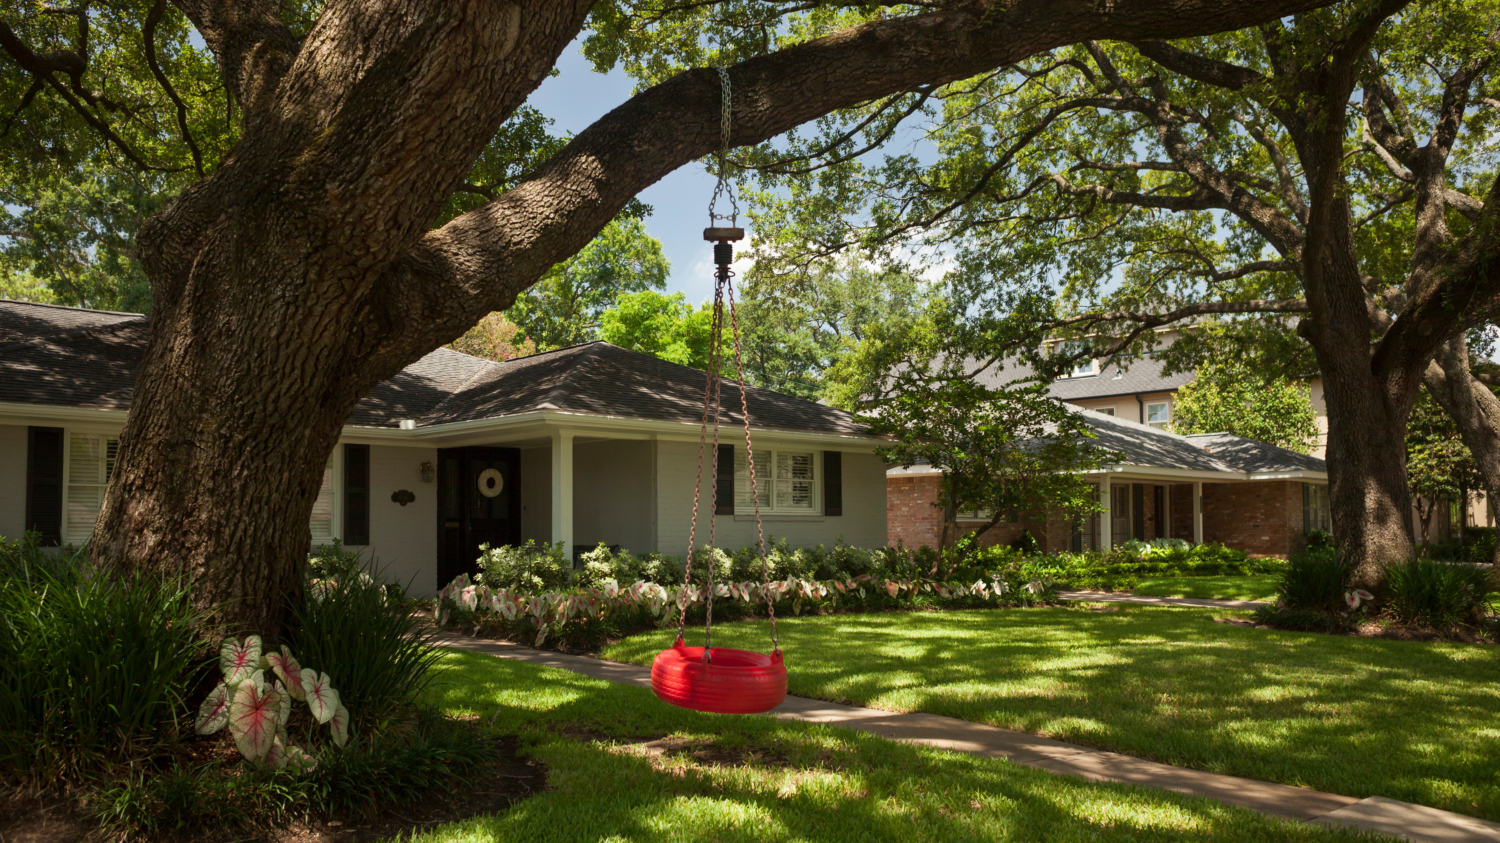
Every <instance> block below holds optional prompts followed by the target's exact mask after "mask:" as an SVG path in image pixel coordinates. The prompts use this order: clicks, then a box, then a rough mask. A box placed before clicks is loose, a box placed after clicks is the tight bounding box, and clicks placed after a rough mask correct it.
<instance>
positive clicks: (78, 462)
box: [68, 433, 104, 483]
mask: <svg viewBox="0 0 1500 843" xmlns="http://www.w3.org/2000/svg"><path fill="white" fill-rule="evenodd" d="M103 438H104V437H102V436H82V435H79V434H77V433H75V434H73V435H72V436H71V437H69V439H70V441H69V442H68V482H69V483H103V482H104V478H103V474H104V453H103V449H102V448H101V447H100V444H101V440H102V439H103Z"/></svg>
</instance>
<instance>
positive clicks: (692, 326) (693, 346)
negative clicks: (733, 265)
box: [599, 290, 734, 374]
mask: <svg viewBox="0 0 1500 843" xmlns="http://www.w3.org/2000/svg"><path fill="white" fill-rule="evenodd" d="M728 316H729V312H728V308H727V307H726V308H725V318H726V319H727V318H728ZM713 320H714V312H713V305H712V304H709V303H705V304H704V305H703V306H702V307H697V308H695V307H693V306H692V305H691V304H689V303H688V301H687V298H686V297H685V296H683V295H682V293H673V294H671V295H666V294H665V293H658V292H656V291H654V290H643V291H641V292H639V293H626V294H623V295H621V296H620V297H619V298H617V299H615V306H614V307H613V308H611V309H609V310H606V311H605V312H604V315H603V316H602V317H601V323H602V324H601V325H600V328H599V339H601V340H604V341H605V342H608V343H614V344H615V345H618V346H620V347H621V348H628V349H631V350H632V351H639V352H642V353H644V354H649V355H651V356H652V357H660V358H661V359H663V360H668V361H671V362H673V363H681V364H682V365H684V366H692V367H693V368H694V369H702V370H705V371H706V370H707V369H708V365H709V364H708V360H709V351H710V350H711V349H712V347H713V338H712V337H713ZM720 359H722V360H723V361H724V366H722V367H721V370H722V371H723V372H724V374H732V373H733V372H734V351H733V349H732V348H731V347H730V345H729V339H728V334H727V332H726V334H725V336H724V339H723V342H721V344H720Z"/></svg>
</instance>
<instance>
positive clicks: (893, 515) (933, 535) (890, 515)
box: [885, 474, 943, 548]
mask: <svg viewBox="0 0 1500 843" xmlns="http://www.w3.org/2000/svg"><path fill="white" fill-rule="evenodd" d="M940 480H941V478H940V477H939V476H938V475H936V474H912V475H904V476H903V475H891V476H888V477H887V478H886V488H885V531H886V544H888V545H890V546H891V547H895V546H897V545H905V546H906V547H911V548H917V547H922V546H924V545H925V546H927V547H937V545H938V541H939V540H940V539H941V537H942V535H943V511H942V510H941V509H938V508H937V507H935V506H933V503H934V502H936V501H937V499H938V486H939V483H940Z"/></svg>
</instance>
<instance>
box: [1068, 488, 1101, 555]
mask: <svg viewBox="0 0 1500 843" xmlns="http://www.w3.org/2000/svg"><path fill="white" fill-rule="evenodd" d="M1089 488H1090V489H1092V490H1093V496H1094V500H1098V499H1099V484H1097V483H1092V484H1090V485H1089ZM1100 544H1101V541H1100V534H1099V513H1097V512H1091V513H1089V514H1088V515H1086V516H1084V518H1083V521H1082V523H1080V524H1079V525H1078V531H1077V532H1076V533H1074V536H1073V550H1074V551H1085V550H1100V549H1101V547H1100Z"/></svg>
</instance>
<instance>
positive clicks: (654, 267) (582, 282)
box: [506, 216, 672, 351]
mask: <svg viewBox="0 0 1500 843" xmlns="http://www.w3.org/2000/svg"><path fill="white" fill-rule="evenodd" d="M671 272H672V265H671V263H670V262H668V261H667V257H666V255H665V254H663V253H662V250H661V241H660V240H657V239H656V238H655V237H652V236H651V235H649V234H647V233H646V226H645V224H644V223H643V222H641V220H640V219H639V218H636V217H629V216H626V217H621V218H620V219H617V220H615V221H613V222H611V223H610V224H609V225H607V226H605V228H604V230H603V231H601V232H599V236H598V237H596V238H594V240H593V241H592V242H590V243H589V244H588V245H587V246H585V247H583V250H582V251H580V252H579V253H578V254H576V255H573V256H572V257H570V258H568V259H567V260H565V261H563V262H562V263H560V264H558V265H557V266H555V267H553V268H552V269H550V270H548V272H547V274H546V275H544V276H542V280H541V281H538V282H537V284H536V286H534V287H532V288H531V289H529V290H527V291H526V292H525V293H523V294H522V295H521V296H520V297H518V298H517V299H516V303H515V305H514V306H512V307H511V309H510V310H509V311H508V312H507V314H506V315H507V316H508V317H509V318H510V319H511V320H512V321H514V322H515V324H516V325H517V326H518V327H520V328H521V330H522V331H524V332H525V333H526V335H527V336H528V337H530V338H531V340H532V341H533V342H535V343H536V346H537V348H538V349H540V350H542V351H551V350H553V349H556V348H563V347H565V346H570V345H578V344H579V343H585V342H593V341H594V340H596V339H599V327H600V325H601V324H602V322H601V317H602V316H603V314H604V312H605V311H606V310H608V309H609V308H610V307H611V306H613V305H614V304H615V299H616V298H618V297H619V296H620V295H622V294H625V293H639V292H642V291H645V290H660V289H663V288H664V287H666V285H667V276H668V275H670V274H671Z"/></svg>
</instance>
